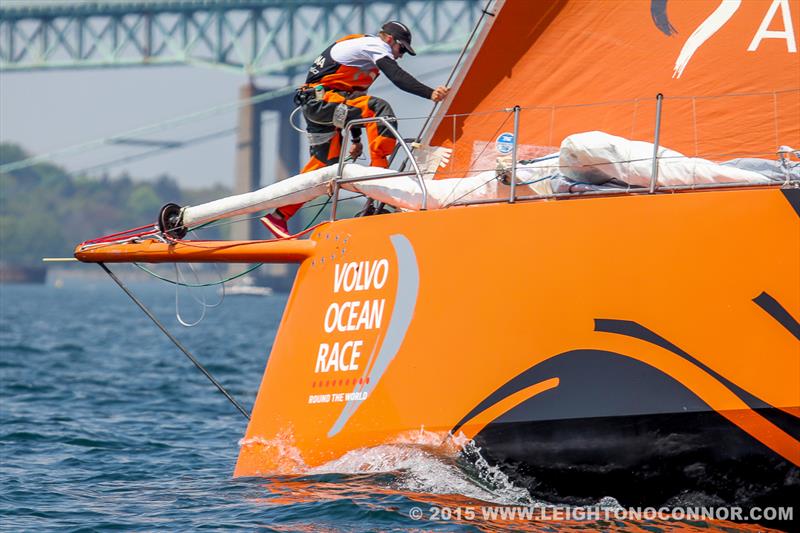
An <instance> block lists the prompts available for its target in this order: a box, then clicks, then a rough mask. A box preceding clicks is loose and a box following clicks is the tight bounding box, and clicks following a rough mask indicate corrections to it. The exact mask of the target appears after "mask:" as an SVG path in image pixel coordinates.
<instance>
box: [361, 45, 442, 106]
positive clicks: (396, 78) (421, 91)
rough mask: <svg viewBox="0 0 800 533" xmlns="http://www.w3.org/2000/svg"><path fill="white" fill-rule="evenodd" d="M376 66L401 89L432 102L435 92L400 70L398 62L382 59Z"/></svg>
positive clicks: (386, 57) (387, 58)
mask: <svg viewBox="0 0 800 533" xmlns="http://www.w3.org/2000/svg"><path fill="white" fill-rule="evenodd" d="M375 64H376V65H377V66H378V68H379V69H380V70H381V72H383V73H384V74H386V77H387V78H389V79H390V80H391V82H392V83H394V84H395V85H397V87H398V88H399V89H401V90H403V91H405V92H407V93H411V94H415V95H417V96H420V97H422V98H425V99H427V100H432V96H433V93H434V90H433V89H431V88H430V87H428V86H427V85H425V84H424V83H422V82H420V81H418V80H417V79H416V78H415V77H414V76H412V75H411V74H409V73H408V72H406V71H405V70H403V69H402V68H400V65H398V64H397V61H395V60H394V59H392V58H391V57H388V56H385V57H382V58H380V59H379V60H378V61H376V62H375Z"/></svg>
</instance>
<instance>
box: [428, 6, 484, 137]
mask: <svg viewBox="0 0 800 533" xmlns="http://www.w3.org/2000/svg"><path fill="white" fill-rule="evenodd" d="M493 1H494V0H486V5H485V6H484V8H483V10H482V12H481V16H480V18H478V22H476V23H475V26H474V27H473V28H472V33H470V34H469V37H468V38H467V42H466V43H464V47H463V48H462V49H461V53H460V54H459V56H458V59H457V60H456V63H455V65H453V68H452V70H451V71H450V75H449V76H448V77H447V81H446V82H445V86H448V85H450V82H452V81H453V76H455V73H456V71H457V70H458V67H459V66H460V65H461V60H462V59H464V54H466V53H467V50H468V49H469V47H470V45H471V44H472V39H474V38H475V34H476V33H477V32H478V28H480V26H481V23H482V22H483V19H484V18H486V15H491V16H494V15H495V13H491V12H489V6H490V5H491V4H492V2H493ZM437 109H439V102H436V105H434V106H433V109H431V112H430V113H428V118H426V119H425V123H424V124H423V125H422V127H421V128H420V130H419V134H417V139H421V138H422V134H423V133H424V132H425V129H426V128H427V127H428V124H430V122H431V119H432V118H433V115H434V114H435V113H436V110H437Z"/></svg>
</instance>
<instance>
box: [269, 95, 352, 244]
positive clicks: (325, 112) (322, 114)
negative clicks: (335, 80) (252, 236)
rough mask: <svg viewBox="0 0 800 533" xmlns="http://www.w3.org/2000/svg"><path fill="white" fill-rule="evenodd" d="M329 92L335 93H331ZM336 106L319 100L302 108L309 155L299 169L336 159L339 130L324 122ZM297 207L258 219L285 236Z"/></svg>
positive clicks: (338, 146)
mask: <svg viewBox="0 0 800 533" xmlns="http://www.w3.org/2000/svg"><path fill="white" fill-rule="evenodd" d="M333 95H334V96H338V95H336V94H335V93H333ZM326 96H327V95H326ZM326 100H327V98H326ZM342 100H343V98H341V97H339V101H340V102H341V101H342ZM336 105H338V102H328V101H322V102H316V103H312V104H310V105H308V106H306V108H305V109H304V110H303V111H304V115H306V124H307V127H306V129H307V131H308V133H309V134H310V136H309V152H310V155H311V157H310V159H309V160H308V162H307V163H306V165H305V166H304V167H303V170H302V171H301V172H303V173H304V172H309V171H311V170H316V169H318V168H322V167H327V166H329V165H333V164H336V163H338V162H339V152H340V151H341V148H342V137H341V133H340V132H339V131H338V130H337V129H336V128H335V127H334V126H333V125H329V124H325V123H326V122H330V121H331V119H332V117H333V109H334V108H335V107H336ZM315 120H316V121H317V122H315ZM301 207H303V204H293V205H285V206H282V207H279V208H277V209H276V210H275V211H274V212H272V213H270V214H268V215H267V216H265V217H263V218H261V222H262V223H263V224H264V225H265V226H266V227H267V229H268V230H270V231H271V232H272V233H273V234H274V235H275V236H276V237H279V238H282V239H285V238H287V237H290V236H291V234H290V233H289V229H288V220H289V219H290V218H292V217H293V216H294V214H295V213H297V211H299V210H300V208H301Z"/></svg>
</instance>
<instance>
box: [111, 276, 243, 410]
mask: <svg viewBox="0 0 800 533" xmlns="http://www.w3.org/2000/svg"><path fill="white" fill-rule="evenodd" d="M97 264H98V265H100V268H102V269H103V270H105V272H106V274H108V275H109V276H110V277H111V279H112V280H114V283H116V284H117V285H119V288H120V289H122V290H123V291H124V292H125V294H127V295H128V297H130V299H131V300H133V303H135V304H136V305H137V306H139V309H141V310H142V311H143V312H144V314H146V315H147V317H148V318H149V319H150V320H152V321H153V323H154V324H155V325H156V326H157V327H158V329H160V330H161V331H162V333H164V335H166V336H167V337H168V338H169V340H171V341H172V343H173V344H174V345H175V346H177V347H178V349H179V350H180V351H181V352H183V354H184V355H185V356H186V357H188V358H189V360H190V361H191V362H192V364H194V366H195V367H197V369H198V370H199V371H200V372H202V373H203V375H205V377H207V378H208V380H209V381H210V382H211V383H213V384H214V386H215V387H216V388H217V390H219V391H220V392H221V393H222V394H223V395H224V396H225V397H226V398H227V399H228V401H229V402H231V403H232V404H233V406H234V407H236V409H238V410H239V412H240V413H242V415H243V416H244V417H245V418H246V419H247V420H250V414H249V413H248V412H247V411H246V410H245V408H244V407H242V406H241V404H240V403H239V402H237V401H236V399H234V397H233V396H231V395H230V393H229V392H228V391H227V390H225V387H223V386H222V384H220V382H219V381H217V380H216V379H215V378H214V376H212V375H211V373H210V372H209V371H208V370H206V368H205V367H204V366H203V365H202V364H200V361H198V360H197V359H196V358H195V357H194V356H193V355H192V354H191V352H189V350H187V349H186V348H185V347H184V346H183V344H181V342H180V341H179V340H178V339H176V338H175V337H174V336H173V335H172V333H170V332H169V331H168V330H167V328H165V327H164V325H163V324H162V323H161V322H160V321H159V320H158V318H156V316H155V315H154V314H153V313H152V311H150V309H148V308H147V306H145V305H144V304H143V303H142V302H141V301H140V300H139V299H138V298H137V297H136V296H135V295H134V294H133V293H132V292H131V291H130V290H129V289H128V287H126V286H125V284H124V283H122V281H121V280H120V279H119V278H118V277H117V276H116V275H115V274H114V273H113V272H111V270H109V268H108V267H107V266H106V264H105V263H97Z"/></svg>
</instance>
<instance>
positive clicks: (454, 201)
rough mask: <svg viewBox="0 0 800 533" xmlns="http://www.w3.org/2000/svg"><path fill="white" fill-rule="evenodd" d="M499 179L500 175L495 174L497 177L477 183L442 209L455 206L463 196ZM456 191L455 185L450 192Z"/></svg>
mask: <svg viewBox="0 0 800 533" xmlns="http://www.w3.org/2000/svg"><path fill="white" fill-rule="evenodd" d="M498 179H500V176H495V177H493V178H489V179H488V180H486V181H484V182H483V183H479V184H478V185H476V186H475V187H474V188H473V189H471V190H469V191H467V192H465V193H464V194H462V195H461V196H459V197H458V198H456V199H455V200H453V201H452V202H450V203H448V204H447V205H445V206H444V207H442V209H448V208H450V207H452V206H453V204H455V203H456V202H458V201H459V200H461V199H462V198H464V197H465V196H467V195H470V194H472V193H473V192H475V191H477V190H478V189H480V188H481V187H484V186H486V184H487V183H489V182H490V181H493V180H495V181H496V180H498ZM454 191H455V187H454V188H453V190H452V191H450V194H453V192H454Z"/></svg>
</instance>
